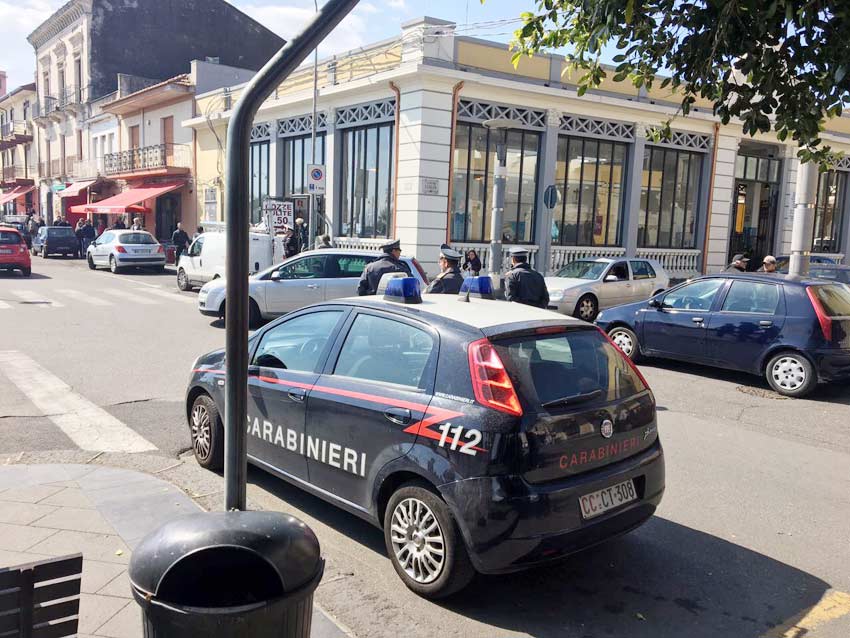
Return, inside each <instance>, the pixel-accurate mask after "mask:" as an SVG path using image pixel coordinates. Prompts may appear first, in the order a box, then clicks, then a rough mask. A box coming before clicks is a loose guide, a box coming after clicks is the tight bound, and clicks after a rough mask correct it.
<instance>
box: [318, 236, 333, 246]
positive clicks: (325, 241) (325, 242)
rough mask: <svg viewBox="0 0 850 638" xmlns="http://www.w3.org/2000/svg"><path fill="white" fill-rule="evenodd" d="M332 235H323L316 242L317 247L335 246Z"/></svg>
mask: <svg viewBox="0 0 850 638" xmlns="http://www.w3.org/2000/svg"><path fill="white" fill-rule="evenodd" d="M333 247H334V246H333V244H332V243H331V236H330V235H322V237H321V239H320V240H319V242H317V243H316V248H333Z"/></svg>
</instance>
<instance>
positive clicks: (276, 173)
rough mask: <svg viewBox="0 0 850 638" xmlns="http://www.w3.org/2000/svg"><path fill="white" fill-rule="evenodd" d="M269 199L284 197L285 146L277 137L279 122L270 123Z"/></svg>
mask: <svg viewBox="0 0 850 638" xmlns="http://www.w3.org/2000/svg"><path fill="white" fill-rule="evenodd" d="M269 126H270V127H271V138H270V139H269V197H283V170H282V166H283V144H281V143H280V142H281V139H280V138H279V137H278V136H277V120H272V121H271V122H269Z"/></svg>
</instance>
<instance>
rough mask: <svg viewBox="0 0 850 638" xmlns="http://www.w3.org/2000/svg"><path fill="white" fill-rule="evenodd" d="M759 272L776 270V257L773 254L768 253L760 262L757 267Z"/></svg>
mask: <svg viewBox="0 0 850 638" xmlns="http://www.w3.org/2000/svg"><path fill="white" fill-rule="evenodd" d="M758 271H759V272H776V257H774V256H773V255H768V256H767V257H765V258H764V261H763V262H762V264H761V268H759V269H758Z"/></svg>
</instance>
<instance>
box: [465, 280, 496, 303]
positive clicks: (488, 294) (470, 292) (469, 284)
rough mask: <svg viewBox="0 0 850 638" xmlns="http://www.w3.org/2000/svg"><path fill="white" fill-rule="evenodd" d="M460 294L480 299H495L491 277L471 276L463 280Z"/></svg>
mask: <svg viewBox="0 0 850 638" xmlns="http://www.w3.org/2000/svg"><path fill="white" fill-rule="evenodd" d="M458 294H459V295H461V296H463V297H476V298H478V299H493V298H494V297H493V282H492V281H491V280H490V278H489V277H486V276H482V277H469V278H468V279H464V280H463V285H462V286H461V287H460V292H459V293H458Z"/></svg>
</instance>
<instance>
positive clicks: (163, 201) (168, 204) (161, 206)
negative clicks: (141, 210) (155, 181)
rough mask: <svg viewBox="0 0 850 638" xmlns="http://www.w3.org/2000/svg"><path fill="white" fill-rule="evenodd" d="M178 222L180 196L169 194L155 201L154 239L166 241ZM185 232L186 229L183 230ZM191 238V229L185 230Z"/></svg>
mask: <svg viewBox="0 0 850 638" xmlns="http://www.w3.org/2000/svg"><path fill="white" fill-rule="evenodd" d="M178 221H180V195H175V194H173V193H169V194H167V195H162V196H160V197H159V198H158V199H157V200H156V238H157V239H158V240H159V241H168V240H170V239H171V234H172V233H173V232H174V230H175V229H176V228H177V222H178ZM184 230H186V229H184ZM186 232H188V233H189V234H190V236H191V229H189V230H186Z"/></svg>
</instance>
